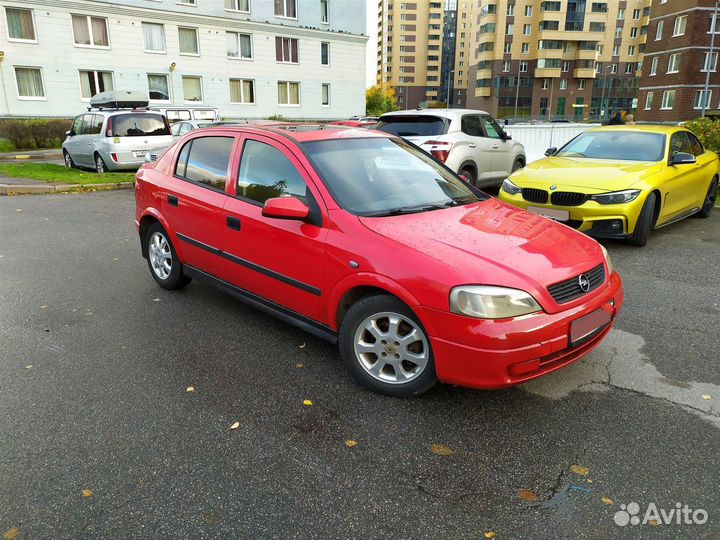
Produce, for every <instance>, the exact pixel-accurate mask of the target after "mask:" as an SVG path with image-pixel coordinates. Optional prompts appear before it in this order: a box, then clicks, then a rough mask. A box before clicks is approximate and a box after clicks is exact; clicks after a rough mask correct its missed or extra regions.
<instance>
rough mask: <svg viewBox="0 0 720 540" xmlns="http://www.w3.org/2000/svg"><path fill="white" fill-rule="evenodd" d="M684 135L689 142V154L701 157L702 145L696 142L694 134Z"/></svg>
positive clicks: (703, 150)
mask: <svg viewBox="0 0 720 540" xmlns="http://www.w3.org/2000/svg"><path fill="white" fill-rule="evenodd" d="M686 135H687V137H688V139H689V140H690V153H691V154H692V155H694V156H695V157H697V156H701V155H702V154H703V153H704V152H705V149H704V148H703V145H702V143H701V142H700V141H699V140H698V138H697V137H696V136H695V134H694V133H686Z"/></svg>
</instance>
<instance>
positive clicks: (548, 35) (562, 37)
mask: <svg viewBox="0 0 720 540" xmlns="http://www.w3.org/2000/svg"><path fill="white" fill-rule="evenodd" d="M537 35H538V39H548V40H553V41H566V40H567V39H568V33H567V32H565V31H563V30H538V34H537Z"/></svg>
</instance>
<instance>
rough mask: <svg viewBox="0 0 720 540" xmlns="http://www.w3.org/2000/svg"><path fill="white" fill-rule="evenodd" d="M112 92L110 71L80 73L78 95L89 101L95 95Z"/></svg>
mask: <svg viewBox="0 0 720 540" xmlns="http://www.w3.org/2000/svg"><path fill="white" fill-rule="evenodd" d="M110 90H114V87H113V75H112V72H111V71H80V95H81V96H82V98H83V99H85V100H89V99H90V98H91V97H93V96H94V95H95V94H99V93H100V92H106V91H110Z"/></svg>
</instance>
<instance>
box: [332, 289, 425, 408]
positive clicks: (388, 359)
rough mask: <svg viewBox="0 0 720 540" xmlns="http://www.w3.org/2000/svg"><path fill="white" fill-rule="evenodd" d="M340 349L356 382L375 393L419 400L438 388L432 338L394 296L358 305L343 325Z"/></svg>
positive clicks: (367, 298)
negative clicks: (428, 391) (435, 387)
mask: <svg viewBox="0 0 720 540" xmlns="http://www.w3.org/2000/svg"><path fill="white" fill-rule="evenodd" d="M338 346H339V348H340V356H342V358H343V360H344V362H345V365H346V366H347V368H348V371H350V374H351V375H352V376H353V378H354V379H355V380H356V381H357V382H358V383H359V384H361V385H363V386H365V387H366V388H368V389H370V390H372V391H373V392H377V393H379V394H386V395H388V396H395V397H410V396H417V395H419V394H422V393H423V392H426V391H427V390H429V389H430V388H431V387H432V386H433V385H434V384H435V383H436V382H437V378H436V376H435V360H434V358H433V353H432V346H431V345H430V339H429V337H428V335H427V332H426V331H425V329H424V328H423V326H422V323H421V322H420V320H419V319H418V318H417V317H416V315H415V314H414V313H413V311H412V310H411V309H410V308H409V307H408V306H406V305H405V304H404V303H403V302H401V301H400V300H399V299H398V298H395V297H394V296H390V295H386V294H381V295H375V296H368V297H365V298H363V299H361V300H359V301H358V302H356V303H354V304H353V305H352V306H351V307H350V309H349V310H348V312H347V313H346V315H345V317H344V318H343V320H342V323H341V324H340V332H339V333H338Z"/></svg>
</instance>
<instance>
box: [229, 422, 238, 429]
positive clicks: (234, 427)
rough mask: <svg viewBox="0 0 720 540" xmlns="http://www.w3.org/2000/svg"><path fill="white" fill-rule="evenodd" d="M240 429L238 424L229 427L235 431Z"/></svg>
mask: <svg viewBox="0 0 720 540" xmlns="http://www.w3.org/2000/svg"><path fill="white" fill-rule="evenodd" d="M239 427H240V422H235V423H234V424H233V425H232V426H230V429H237V428H239Z"/></svg>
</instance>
